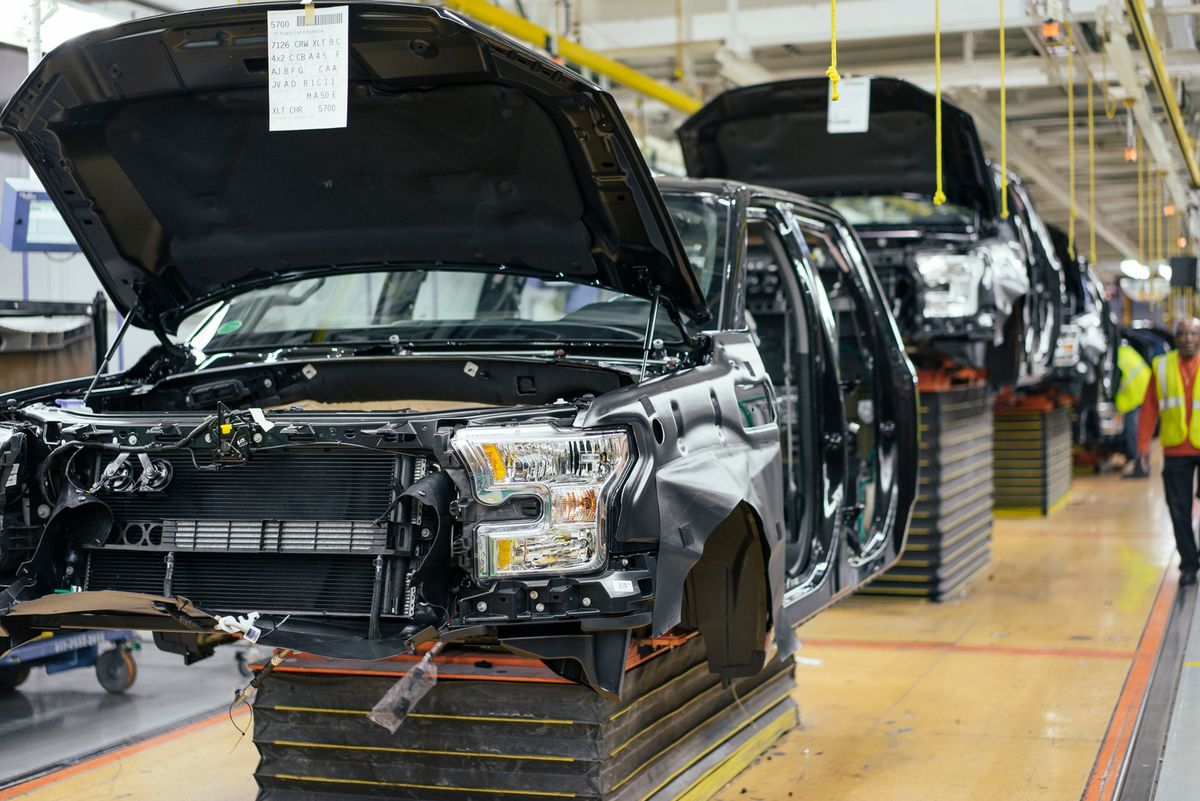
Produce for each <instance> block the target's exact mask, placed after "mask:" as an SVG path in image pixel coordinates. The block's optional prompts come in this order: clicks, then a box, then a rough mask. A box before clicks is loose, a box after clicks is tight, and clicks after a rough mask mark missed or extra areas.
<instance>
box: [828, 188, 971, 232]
mask: <svg viewBox="0 0 1200 801" xmlns="http://www.w3.org/2000/svg"><path fill="white" fill-rule="evenodd" d="M824 200H825V202H826V203H828V204H829V205H830V206H833V207H834V208H835V209H837V210H838V211H839V212H841V214H842V216H843V217H845V218H846V221H847V222H848V223H850V224H851V225H955V226H959V225H971V224H973V223H974V222H975V212H973V211H972V210H971V209H969V208H967V207H966V206H957V205H955V204H953V203H943V204H942V205H940V206H935V205H933V200H932V199H930V198H927V197H921V196H918V195H860V196H857V197H831V198H825V199H824Z"/></svg>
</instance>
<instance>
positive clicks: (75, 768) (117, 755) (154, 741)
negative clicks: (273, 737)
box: [0, 706, 250, 801]
mask: <svg viewBox="0 0 1200 801" xmlns="http://www.w3.org/2000/svg"><path fill="white" fill-rule="evenodd" d="M249 714H250V710H249V709H247V708H246V707H244V706H243V707H241V708H239V709H238V710H237V711H236V712H234V713H233V715H232V717H233V719H234V720H237V719H238V718H241V717H247V716H249ZM229 718H230V715H229V713H227V712H218V713H216V714H214V715H212V716H211V717H207V718H204V719H203V720H197V721H196V722H194V723H189V724H188V725H186V726H183V727H181V728H178V729H172V730H171V731H167V732H163V733H162V734H158V735H155V736H154V737H149V738H147V739H145V740H141V741H140V742H136V743H131V744H129V745H127V746H124V747H122V748H117V749H115V750H113V751H109V752H108V753H104V754H100V755H99V756H96V757H92V758H91V759H85V760H84V761H83V762H78V763H76V764H74V765H71V766H70V767H66V768H63V769H62V770H56V771H54V772H53V773H47V774H46V775H45V776H38V777H37V778H36V779H30V780H29V781H27V782H21V783H20V784H14V785H13V786H12V787H9V788H7V789H5V790H0V801H7V800H8V799H10V798H16V797H17V796H21V795H24V794H25V793H28V792H30V791H32V790H36V789H37V788H39V787H44V786H46V785H47V784H52V783H54V782H56V781H59V780H60V779H65V778H67V777H69V776H74V775H75V774H77V773H83V772H84V771H85V770H91V769H92V768H98V767H100V766H101V765H107V764H108V763H110V762H115V761H116V760H118V759H124V758H126V757H128V756H132V755H133V754H136V753H138V752H139V751H145V750H146V749H147V748H150V747H152V746H155V745H158V744H159V743H163V742H166V741H167V740H174V739H175V738H176V737H180V736H182V735H184V734H190V733H191V732H194V731H198V730H200V729H205V728H208V727H209V726H212V725H214V724H217V723H220V722H222V721H226V722H228V721H229Z"/></svg>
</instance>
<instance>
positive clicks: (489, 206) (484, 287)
mask: <svg viewBox="0 0 1200 801" xmlns="http://www.w3.org/2000/svg"><path fill="white" fill-rule="evenodd" d="M292 7H294V4H287V3H278V4H265V5H264V4H247V5H242V6H237V7H231V8H225V9H217V10H207V11H203V12H189V13H183V14H178V15H173V16H167V17H160V18H154V19H143V20H138V21H135V22H129V23H125V24H121V25H118V26H115V27H113V28H109V29H107V30H102V31H97V32H94V33H89V34H86V35H84V36H81V37H79V38H77V39H74V40H72V41H70V42H68V43H66V44H64V45H63V46H61V47H59V48H58V49H56V50H55V51H54V52H52V53H50V54H49V55H48V56H47V57H46V58H45V59H44V60H43V61H42V63H41V64H40V65H39V66H38V68H37V69H36V70H35V71H34V72H33V73H32V74H31V75H30V76H29V78H28V80H27V81H26V82H25V83H24V84H23V85H22V86H21V88H20V89H19V91H18V92H17V93H16V94H15V96H14V97H13V99H12V101H11V103H10V104H9V105H8V107H7V108H6V109H5V110H4V112H3V114H2V115H0V126H2V127H3V129H4V130H5V131H6V132H7V133H9V134H10V135H11V136H13V137H14V138H15V140H16V141H17V143H18V144H19V145H20V147H21V149H22V151H23V152H24V153H25V155H26V156H27V157H28V159H29V161H30V163H31V164H32V165H33V167H34V169H35V170H36V171H37V173H38V176H39V177H40V178H41V180H42V182H43V184H44V185H45V187H46V189H47V191H48V192H49V193H50V195H51V197H52V198H53V200H54V201H55V203H56V205H57V206H58V208H59V210H60V211H61V213H62V215H63V217H64V219H65V220H66V221H67V224H68V225H69V226H70V229H71V230H72V232H73V233H74V234H75V236H76V237H77V239H78V241H79V243H80V245H81V247H82V249H83V252H84V253H85V254H86V256H87V257H88V259H89V260H90V262H91V263H92V265H93V266H94V268H95V270H96V273H97V275H98V276H99V277H100V280H101V281H102V282H103V284H104V286H105V288H106V290H107V291H108V293H109V295H110V297H111V298H112V299H113V301H114V303H115V304H116V305H117V307H118V308H119V309H120V310H121V311H122V313H123V314H125V315H127V317H128V319H129V320H131V321H133V322H134V323H135V324H137V325H139V326H144V327H146V328H149V329H152V330H153V331H154V332H156V333H157V335H158V337H159V339H160V340H161V344H160V345H159V346H157V347H155V348H154V349H153V350H151V351H150V352H149V353H148V354H147V355H146V356H145V357H144V358H142V359H141V360H140V361H138V362H137V364H135V365H134V366H133V367H131V368H130V369H128V370H127V371H124V372H121V373H115V374H104V375H101V376H100V377H99V378H98V379H97V380H96V381H95V383H94V386H91V383H92V382H91V381H88V380H81V381H68V382H62V383H58V384H51V385H46V386H41V387H34V388H30V389H27V390H21V391H17V392H13V393H10V394H7V395H5V396H3V398H2V399H0V408H2V412H0V414H2V419H0V465H2V467H0V485H2V486H3V487H4V490H3V492H4V506H3V510H4V514H3V526H2V531H0V615H2V617H0V624H2V625H3V626H4V629H5V630H6V631H5V632H0V634H7V635H8V636H10V637H11V639H12V640H13V641H22V640H24V639H26V638H28V637H30V636H33V635H34V634H36V632H38V631H42V630H46V629H54V628H61V627H86V628H92V629H104V628H112V627H120V628H136V629H146V630H151V631H154V632H155V639H156V641H157V642H158V644H159V645H160V647H163V648H165V649H167V650H172V651H176V652H179V653H183V654H184V655H185V658H187V659H188V660H194V659H197V658H202V657H203V656H205V655H206V654H208V653H211V649H212V647H213V646H214V644H217V643H219V642H220V641H222V640H228V639H230V638H231V637H232V636H233V635H232V634H231V633H229V632H230V631H231V629H232V630H233V631H236V632H239V633H245V634H248V635H252V636H253V637H254V638H256V639H257V641H258V642H260V643H263V644H268V645H274V646H281V647H287V648H293V649H298V650H303V651H307V652H310V653H314V654H319V655H327V656H331V657H339V658H351V659H376V658H382V657H387V656H390V655H395V654H399V653H404V652H407V651H409V650H411V649H413V648H414V647H416V646H417V645H419V644H421V643H425V642H429V641H432V640H442V641H446V642H458V641H470V642H471V643H472V644H473V645H476V646H478V645H481V644H482V645H487V644H491V645H492V646H495V647H500V648H506V649H509V650H511V651H513V652H517V653H520V654H524V655H530V656H535V657H538V658H542V659H544V660H546V662H547V664H549V665H551V666H552V667H553V668H554V669H555V670H557V671H559V672H560V673H561V674H562V675H564V676H567V677H568V678H571V679H574V680H577V681H580V682H583V683H586V684H588V685H590V686H592V687H594V688H596V689H597V690H598V691H600V692H603V693H619V690H620V686H621V679H622V675H623V666H624V660H625V653H626V648H627V645H628V643H629V641H630V636H631V633H634V632H637V633H639V634H641V633H645V634H660V633H663V632H667V631H670V630H673V629H676V628H677V627H680V626H684V627H688V628H691V629H699V631H700V632H702V633H703V634H705V635H706V637H705V639H706V642H707V647H708V653H709V660H710V666H711V669H712V670H713V671H714V672H717V673H720V674H722V675H723V676H727V677H732V676H738V675H749V674H754V673H756V672H757V671H758V670H759V669H760V668H761V666H762V665H763V663H764V660H765V659H766V658H767V653H768V641H769V638H770V636H771V632H772V631H773V633H774V639H775V642H776V644H777V646H778V650H779V651H780V652H782V653H787V652H790V649H791V648H792V647H793V642H792V637H791V627H792V626H793V625H794V624H796V623H797V622H799V621H801V620H803V619H805V618H807V617H809V616H811V615H813V614H815V613H816V612H818V611H819V610H820V609H822V608H824V607H825V606H827V605H828V604H830V603H832V602H833V601H835V600H836V599H837V598H839V597H841V596H843V595H845V594H846V593H848V592H850V591H852V590H853V589H854V588H855V587H857V586H859V585H860V584H862V583H863V582H864V581H866V580H867V579H869V578H870V577H871V576H873V575H874V574H876V573H877V572H878V571H880V570H882V569H883V568H885V567H886V566H888V565H889V564H890V563H891V562H892V561H894V560H895V559H896V558H897V556H898V555H899V553H900V550H901V548H902V546H903V540H904V535H905V530H906V526H907V523H908V519H909V514H910V509H911V507H912V503H913V499H914V493H915V489H916V473H917V442H916V436H917V421H916V415H917V405H916V397H915V379H914V372H913V368H912V366H911V364H910V363H909V361H908V359H907V358H906V356H905V354H904V351H903V348H902V344H901V341H900V338H899V335H898V333H897V330H896V327H895V324H894V322H893V319H892V316H891V314H890V313H889V311H888V309H887V308H886V307H885V305H884V303H883V299H882V296H881V293H880V289H879V287H878V285H877V282H876V279H875V277H874V275H873V274H872V273H871V271H870V269H869V267H868V264H867V261H866V258H865V257H864V255H863V253H862V250H861V247H860V243H859V241H858V239H857V238H856V237H855V235H854V233H853V232H852V230H851V229H850V227H849V226H848V225H847V224H846V222H845V221H844V220H843V219H842V218H841V216H840V215H838V214H837V213H836V212H834V211H832V210H830V209H829V208H827V207H824V206H820V205H817V204H814V203H811V202H809V201H807V200H805V199H803V198H800V197H796V196H794V195H790V194H787V193H783V192H778V191H774V190H767V189H757V188H752V187H746V186H742V185H740V184H733V183H725V182H692V181H669V182H664V183H661V184H656V182H655V181H654V179H653V178H652V177H651V175H650V172H649V170H648V169H647V167H646V164H645V163H644V161H643V160H642V157H641V156H640V154H639V152H638V149H637V147H636V145H635V143H634V140H633V136H632V135H631V133H630V131H629V129H628V127H627V126H626V123H625V121H624V119H623V118H622V115H621V113H620V110H619V109H618V108H617V106H616V104H615V102H614V101H613V98H612V97H611V96H610V95H609V94H607V93H606V92H604V91H602V90H600V89H599V88H597V87H596V86H594V85H592V84H590V83H588V82H586V81H584V80H582V79H580V78H579V76H577V75H576V74H574V73H572V72H570V71H569V70H567V69H565V68H563V67H562V66H560V65H558V64H556V63H554V62H552V61H550V60H548V59H546V58H544V57H542V56H540V55H538V54H536V53H534V52H532V51H530V50H527V49H524V48H522V47H520V46H518V45H516V44H514V43H513V42H511V41H509V40H508V39H506V38H504V37H502V36H499V35H497V34H494V33H492V32H490V31H488V30H486V29H484V28H482V27H478V26H476V25H475V24H473V23H471V22H468V21H465V20H463V19H462V18H460V17H458V16H456V15H453V14H450V13H448V12H446V11H443V10H440V9H437V8H433V7H429V6H420V5H399V4H382V3H354V2H352V3H350V5H349V13H350V19H349V35H350V50H351V58H350V61H349V63H350V75H349V87H350V95H349V96H350V101H349V109H348V124H347V126H346V127H344V128H330V129H323V130H308V131H290V132H271V131H269V130H268V124H267V115H268V92H267V80H268V78H267V73H266V71H265V70H264V69H263V68H261V67H262V65H263V64H265V57H266V45H265V41H264V36H263V31H264V27H265V21H266V13H267V11H268V10H274V9H283V8H292ZM181 331H188V332H190V333H188V334H187V335H186V336H183V337H182V338H179V337H178V336H177V335H178V334H179V332H181ZM239 627H240V628H239Z"/></svg>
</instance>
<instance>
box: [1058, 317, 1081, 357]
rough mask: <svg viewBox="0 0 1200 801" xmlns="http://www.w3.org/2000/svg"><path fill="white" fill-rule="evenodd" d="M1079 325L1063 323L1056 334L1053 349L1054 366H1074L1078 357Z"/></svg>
mask: <svg viewBox="0 0 1200 801" xmlns="http://www.w3.org/2000/svg"><path fill="white" fill-rule="evenodd" d="M1079 338H1080V331H1079V326H1077V325H1074V324H1072V323H1063V325H1062V328H1061V330H1060V333H1059V335H1058V346H1057V347H1056V348H1055V349H1054V366H1055V367H1074V366H1075V365H1077V364H1079V357H1080V342H1079Z"/></svg>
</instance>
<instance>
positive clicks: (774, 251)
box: [743, 206, 847, 619]
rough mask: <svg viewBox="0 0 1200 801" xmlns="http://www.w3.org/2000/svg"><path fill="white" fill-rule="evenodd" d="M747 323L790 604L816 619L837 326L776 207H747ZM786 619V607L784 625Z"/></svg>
mask: <svg viewBox="0 0 1200 801" xmlns="http://www.w3.org/2000/svg"><path fill="white" fill-rule="evenodd" d="M743 265H744V275H745V312H746V314H745V318H746V324H747V326H748V327H749V328H750V330H751V332H752V334H753V335H754V336H755V339H756V341H757V344H758V349H759V352H760V354H761V356H762V359H763V362H764V364H765V366H766V369H767V372H768V374H769V375H770V376H771V382H772V384H773V385H774V389H775V395H776V398H777V399H778V415H779V429H780V438H781V443H780V445H781V451H782V455H783V472H784V482H785V487H784V497H785V506H784V517H785V521H786V524H787V533H786V540H787V541H786V552H787V563H786V572H787V601H786V603H787V604H788V605H789V607H790V606H793V605H795V604H797V603H800V602H801V601H804V603H803V606H804V607H805V608H806V609H807V608H809V607H811V611H810V612H808V614H811V613H815V612H816V611H817V610H818V609H819V608H821V606H823V605H824V603H825V602H826V601H827V599H829V598H830V597H832V592H831V589H830V587H829V584H830V582H829V580H828V579H829V577H830V576H831V575H832V574H834V573H835V572H836V570H835V569H834V568H835V566H836V563H837V559H838V555H839V554H838V551H839V546H838V543H837V531H838V526H839V520H840V517H841V515H842V513H843V502H844V476H845V460H846V444H847V431H846V426H845V413H844V410H843V408H842V395H841V393H840V392H839V390H838V378H837V360H836V351H835V350H834V347H833V319H832V316H831V315H830V312H829V304H828V301H827V300H826V299H825V293H824V290H823V289H822V287H821V283H820V281H819V280H818V279H817V277H816V276H815V274H814V273H813V271H812V269H811V267H810V265H809V264H808V262H807V260H806V257H805V254H804V251H803V248H802V247H801V245H800V242H799V241H798V240H797V238H796V236H795V229H794V223H793V222H791V221H790V220H789V219H788V218H787V217H785V215H784V214H783V212H782V211H781V210H779V209H778V208H775V207H774V206H763V207H753V208H751V209H750V210H749V213H748V216H747V226H746V237H745V260H744V262H743ZM791 618H792V614H791V610H790V609H789V619H791Z"/></svg>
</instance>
